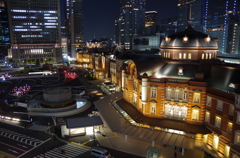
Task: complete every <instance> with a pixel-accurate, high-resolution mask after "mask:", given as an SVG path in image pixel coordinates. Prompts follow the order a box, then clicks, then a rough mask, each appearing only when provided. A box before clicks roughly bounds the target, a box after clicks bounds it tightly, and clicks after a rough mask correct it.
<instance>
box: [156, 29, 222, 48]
mask: <svg viewBox="0 0 240 158" xmlns="http://www.w3.org/2000/svg"><path fill="white" fill-rule="evenodd" d="M169 47H172V48H174V47H175V48H179V47H183V48H184V47H185V48H186V47H197V48H198V49H200V48H201V47H202V48H203V49H217V48H218V45H217V42H216V40H215V39H213V38H212V37H210V36H208V35H207V34H204V33H202V32H198V31H195V30H194V29H193V28H192V27H191V25H189V27H188V28H187V29H186V30H184V31H182V32H178V33H175V34H172V35H170V36H166V37H165V38H164V39H163V40H162V42H161V45H160V48H169Z"/></svg>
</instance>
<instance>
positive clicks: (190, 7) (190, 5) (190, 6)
mask: <svg viewBox="0 0 240 158" xmlns="http://www.w3.org/2000/svg"><path fill="white" fill-rule="evenodd" d="M188 25H192V4H189V20H188Z"/></svg>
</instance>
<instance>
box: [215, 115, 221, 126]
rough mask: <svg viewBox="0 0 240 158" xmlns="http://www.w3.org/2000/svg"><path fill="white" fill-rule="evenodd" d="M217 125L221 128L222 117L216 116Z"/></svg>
mask: <svg viewBox="0 0 240 158" xmlns="http://www.w3.org/2000/svg"><path fill="white" fill-rule="evenodd" d="M215 127H217V128H221V117H219V116H215Z"/></svg>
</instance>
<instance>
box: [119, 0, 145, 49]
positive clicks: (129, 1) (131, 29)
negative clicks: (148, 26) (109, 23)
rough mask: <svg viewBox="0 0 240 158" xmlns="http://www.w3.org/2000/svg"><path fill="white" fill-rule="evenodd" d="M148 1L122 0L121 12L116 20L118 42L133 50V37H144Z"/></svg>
mask: <svg viewBox="0 0 240 158" xmlns="http://www.w3.org/2000/svg"><path fill="white" fill-rule="evenodd" d="M145 3H146V0H121V10H120V13H119V16H118V18H117V19H116V20H115V27H116V41H117V43H118V45H122V46H124V47H125V49H131V46H132V37H133V35H142V33H143V31H144V26H145Z"/></svg>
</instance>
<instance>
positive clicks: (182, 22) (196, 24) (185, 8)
mask: <svg viewBox="0 0 240 158" xmlns="http://www.w3.org/2000/svg"><path fill="white" fill-rule="evenodd" d="M204 1H205V0H178V28H177V31H183V30H185V29H186V28H187V27H188V25H189V22H190V23H191V25H192V27H193V28H194V30H196V31H203V30H202V18H203V16H202V15H203V4H204V3H203V2H204Z"/></svg>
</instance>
